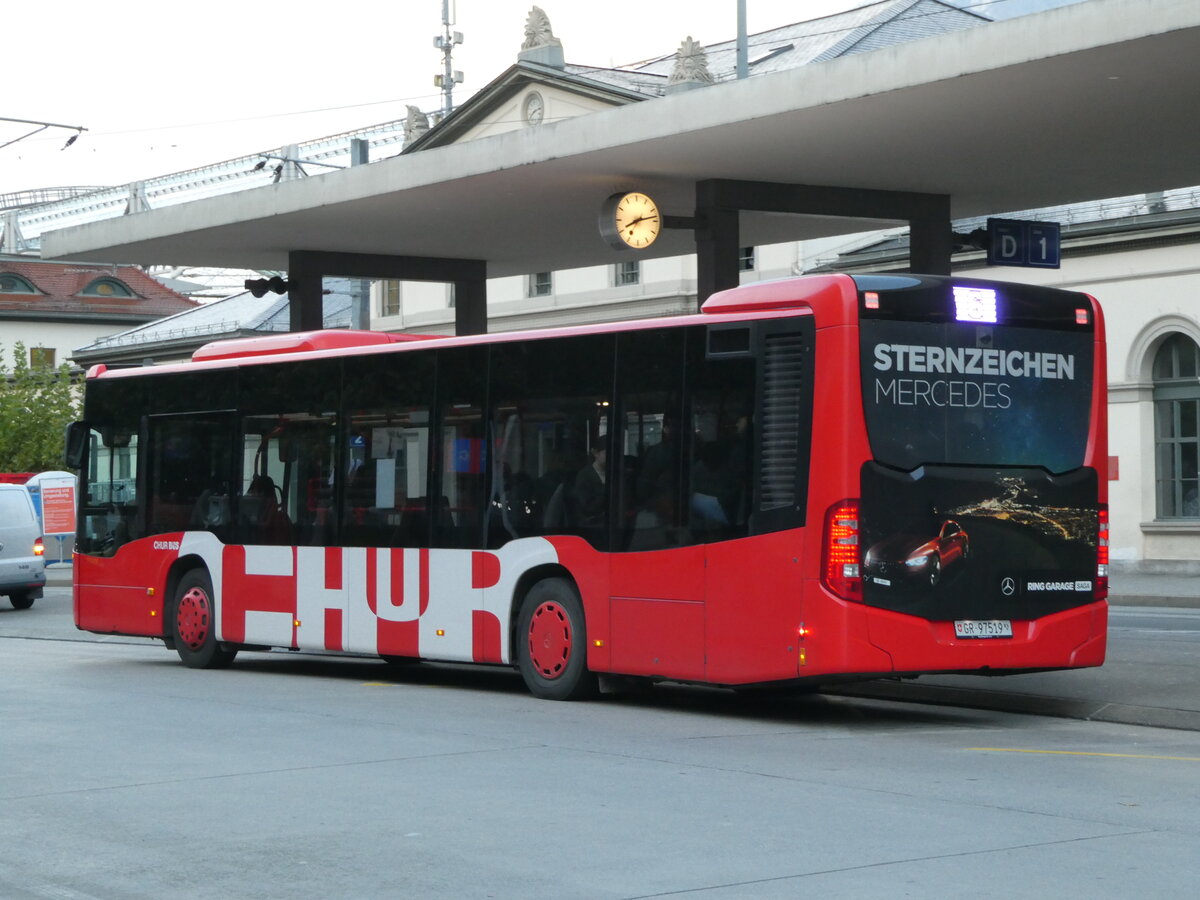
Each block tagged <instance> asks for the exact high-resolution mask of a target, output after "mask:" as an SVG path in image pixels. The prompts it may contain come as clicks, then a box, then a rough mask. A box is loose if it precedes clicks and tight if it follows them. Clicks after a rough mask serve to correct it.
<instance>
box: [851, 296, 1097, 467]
mask: <svg viewBox="0 0 1200 900" xmlns="http://www.w3.org/2000/svg"><path fill="white" fill-rule="evenodd" d="M860 334H861V341H862V344H861V360H862V384H863V406H864V410H865V413H866V421H867V432H868V435H869V437H870V442H871V451H872V454H873V455H874V457H875V459H876V460H877V461H878V462H880V463H883V464H884V465H887V466H891V467H894V468H899V469H904V470H906V471H907V470H911V469H915V468H916V467H917V466H920V465H924V464H934V463H949V464H963V465H989V466H1036V467H1042V468H1045V469H1046V470H1048V471H1050V472H1066V471H1070V470H1072V469H1076V468H1078V467H1079V466H1081V465H1083V460H1084V453H1085V450H1086V447H1087V439H1088V424H1089V415H1090V411H1091V391H1092V352H1093V351H1092V346H1093V344H1092V341H1093V335H1092V333H1091V332H1090V330H1087V329H1079V330H1059V329H1055V328H1045V327H1042V328H1038V327H1020V326H1006V325H995V324H991V323H984V322H979V321H945V320H944V319H943V320H942V321H905V320H902V319H899V318H888V319H876V318H865V319H863V320H862V322H861V331H860Z"/></svg>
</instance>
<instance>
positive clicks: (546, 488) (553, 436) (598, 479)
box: [487, 335, 613, 549]
mask: <svg viewBox="0 0 1200 900" xmlns="http://www.w3.org/2000/svg"><path fill="white" fill-rule="evenodd" d="M612 373H613V338H612V337H611V336H610V335H587V336H580V337H572V338H556V339H549V340H539V341H529V342H515V343H511V344H502V345H498V346H496V347H494V348H493V349H492V360H491V389H490V390H491V398H492V408H491V416H490V418H491V425H490V428H491V441H490V446H491V447H492V448H493V449H494V454H493V463H492V472H491V476H492V477H491V487H490V493H489V504H488V508H487V516H488V526H487V539H488V546H489V547H499V546H501V545H502V544H504V543H505V542H507V541H509V540H512V539H514V538H520V537H527V536H530V535H552V534H575V535H579V536H581V537H583V538H585V539H587V540H588V541H589V542H590V543H591V544H592V546H594V547H596V548H597V549H607V547H608V540H609V538H608V524H609V493H610V490H611V478H610V476H609V474H608V473H609V470H610V468H611V467H610V466H609V465H608V460H607V456H608V445H609V441H610V434H609V431H610V411H611V391H612V383H613V378H612Z"/></svg>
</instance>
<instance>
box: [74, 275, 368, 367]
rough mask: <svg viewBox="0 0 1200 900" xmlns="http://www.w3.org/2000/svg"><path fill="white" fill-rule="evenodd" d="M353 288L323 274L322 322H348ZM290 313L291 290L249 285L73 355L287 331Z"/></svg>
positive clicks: (344, 324)
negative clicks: (258, 291)
mask: <svg viewBox="0 0 1200 900" xmlns="http://www.w3.org/2000/svg"><path fill="white" fill-rule="evenodd" d="M351 290H352V285H351V282H350V280H349V279H346V278H326V279H325V291H326V293H325V294H324V295H323V297H322V306H323V308H324V322H323V326H322V327H324V328H349V327H350V318H351V308H352V306H353V303H354V298H353V297H352V295H351ZM289 315H290V301H289V299H288V295H287V294H283V295H279V294H265V295H264V296H262V297H255V296H254V295H253V294H251V293H250V292H249V291H245V292H243V293H240V294H234V295H233V296H231V297H226V298H225V299H223V300H216V301H214V302H212V303H206V304H204V305H203V306H197V307H196V308H194V309H188V310H185V311H184V312H181V313H178V314H176V315H173V316H169V317H167V318H165V319H159V320H158V321H155V322H149V323H147V324H145V325H139V326H137V327H136V328H130V329H127V330H125V331H121V332H118V333H117V334H110V335H105V336H104V337H102V338H100V339H99V340H97V341H95V342H93V343H91V344H88V345H87V346H85V347H79V348H77V349H76V350H75V354H74V358H75V359H77V360H82V361H85V362H91V361H95V360H97V359H101V358H104V357H105V355H106V354H111V353H120V354H123V353H128V352H131V351H134V350H137V352H142V351H144V350H146V349H147V348H149V349H152V350H154V351H155V352H161V348H163V347H167V346H173V345H176V344H178V345H186V346H189V347H191V346H192V345H194V346H199V345H200V344H205V343H208V342H209V341H213V340H217V339H220V338H229V337H239V336H244V335H247V334H251V333H274V332H283V331H287V330H288V325H289ZM187 352H189V353H190V352H191V351H190V350H188V351H187Z"/></svg>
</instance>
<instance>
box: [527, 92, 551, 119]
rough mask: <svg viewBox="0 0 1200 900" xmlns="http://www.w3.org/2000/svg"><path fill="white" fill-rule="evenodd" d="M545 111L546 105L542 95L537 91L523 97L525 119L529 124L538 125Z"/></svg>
mask: <svg viewBox="0 0 1200 900" xmlns="http://www.w3.org/2000/svg"><path fill="white" fill-rule="evenodd" d="M545 113H546V105H545V103H544V102H543V101H542V95H541V94H539V93H538V92H537V91H532V92H530V93H529V95H528V96H526V97H525V121H526V122H528V123H529V124H530V125H540V124H541V122H542V116H544V115H545Z"/></svg>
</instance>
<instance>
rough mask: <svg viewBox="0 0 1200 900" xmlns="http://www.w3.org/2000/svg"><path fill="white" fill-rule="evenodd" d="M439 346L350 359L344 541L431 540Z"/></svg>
mask: <svg viewBox="0 0 1200 900" xmlns="http://www.w3.org/2000/svg"><path fill="white" fill-rule="evenodd" d="M435 371H436V368H435V358H434V354H432V353H398V354H394V355H390V356H381V357H372V358H366V357H363V358H357V359H347V360H346V365H345V398H344V402H343V405H344V408H345V410H346V416H347V423H346V425H347V427H346V432H345V435H344V437H343V447H342V450H343V456H342V460H343V461H342V463H341V465H342V469H341V475H342V480H343V487H342V494H341V496H342V501H341V503H342V506H341V529H342V531H341V542H342V544H344V545H346V546H351V547H424V546H428V545H429V536H430V534H429V528H430V522H431V514H430V513H431V510H430V497H429V478H430V472H429V454H430V439H431V434H432V432H431V430H430V421H429V414H430V408H431V405H432V402H433V390H434V373H435Z"/></svg>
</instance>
